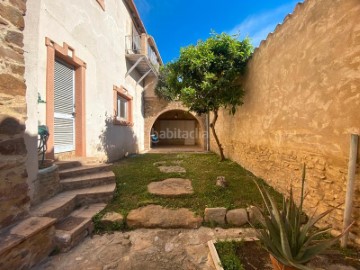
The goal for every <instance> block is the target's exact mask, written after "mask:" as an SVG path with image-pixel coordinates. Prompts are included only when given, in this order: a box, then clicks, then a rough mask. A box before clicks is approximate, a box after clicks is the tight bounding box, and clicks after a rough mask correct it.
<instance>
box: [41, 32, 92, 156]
mask: <svg viewBox="0 0 360 270" xmlns="http://www.w3.org/2000/svg"><path fill="white" fill-rule="evenodd" d="M45 45H46V47H47V65H46V125H47V126H48V129H49V133H50V136H49V139H48V142H47V151H46V157H47V158H51V159H54V157H55V155H54V69H55V58H58V59H61V60H62V61H64V62H65V63H67V64H69V65H71V66H73V67H74V70H75V113H76V117H75V156H78V157H85V156H86V127H85V70H86V63H85V62H84V61H82V60H81V59H80V58H78V57H77V56H76V55H75V50H74V48H73V47H71V46H69V45H68V44H67V43H65V42H64V43H63V46H60V45H58V44H57V43H55V42H54V41H52V40H51V39H50V38H48V37H46V38H45Z"/></svg>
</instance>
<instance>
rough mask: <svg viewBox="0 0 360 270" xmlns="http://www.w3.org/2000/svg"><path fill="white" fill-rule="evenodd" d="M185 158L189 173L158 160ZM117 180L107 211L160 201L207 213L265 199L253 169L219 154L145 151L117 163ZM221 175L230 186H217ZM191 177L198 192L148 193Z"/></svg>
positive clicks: (121, 209) (278, 195)
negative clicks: (156, 184) (156, 185)
mask: <svg viewBox="0 0 360 270" xmlns="http://www.w3.org/2000/svg"><path fill="white" fill-rule="evenodd" d="M178 160H180V161H181V164H180V166H182V167H184V168H185V169H186V173H162V172H160V170H159V169H158V168H157V166H155V165H154V163H155V162H159V161H166V163H167V164H169V165H175V164H173V162H174V161H178ZM113 171H114V173H115V176H116V181H117V191H116V194H115V197H114V199H113V200H112V201H111V202H110V203H109V205H108V206H107V207H106V209H105V211H106V212H107V211H115V212H119V213H122V214H123V215H125V216H126V215H127V214H128V213H129V211H130V210H132V209H135V208H138V207H141V206H144V205H148V204H159V205H162V206H165V207H169V208H181V207H185V208H189V209H191V210H193V211H194V212H196V213H197V214H199V215H201V216H203V214H204V209H205V208H206V207H226V208H228V209H232V208H244V207H247V206H249V205H261V202H262V199H261V196H260V194H259V191H258V189H257V188H256V186H255V184H254V183H253V179H256V180H258V181H259V182H261V183H264V182H263V181H262V180H261V179H259V178H256V177H255V176H254V175H253V174H252V173H251V172H249V171H247V170H245V169H244V168H242V167H241V166H239V165H238V164H236V163H234V162H232V161H224V162H219V157H218V156H217V155H215V154H192V153H184V154H143V155H136V156H132V157H128V158H126V159H124V160H122V161H120V162H118V163H116V164H115V165H114V166H113ZM217 176H225V178H226V181H227V182H228V187H227V188H225V189H224V188H221V187H217V186H216V185H215V183H216V178H217ZM171 177H173V178H187V179H190V180H191V181H192V185H193V188H194V194H192V195H184V196H181V197H176V198H162V197H159V196H155V195H151V194H149V193H148V192H147V185H148V184H149V183H151V182H153V181H161V180H164V179H166V178H171ZM270 192H271V194H272V195H273V196H274V197H275V198H276V199H277V200H279V202H281V198H282V196H281V195H280V194H279V193H277V192H276V191H274V190H273V189H272V188H270Z"/></svg>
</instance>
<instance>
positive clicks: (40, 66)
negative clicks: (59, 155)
mask: <svg viewBox="0 0 360 270" xmlns="http://www.w3.org/2000/svg"><path fill="white" fill-rule="evenodd" d="M25 20H26V23H27V25H29V27H28V28H27V30H26V31H25V50H26V55H25V58H26V59H25V60H26V61H25V62H26V81H27V88H28V91H27V102H28V108H29V111H28V120H27V132H28V133H29V134H31V135H32V136H35V135H36V134H37V126H38V124H45V123H46V121H45V120H46V118H45V117H46V115H45V109H46V104H37V96H38V93H40V95H41V98H42V99H43V100H45V101H46V63H47V61H46V60H47V51H46V46H45V37H48V38H50V39H51V40H53V41H54V42H56V43H57V44H59V45H62V44H63V42H66V43H67V44H68V45H69V46H71V47H72V48H74V49H75V52H76V56H77V57H79V58H80V59H81V60H82V61H84V62H86V64H87V68H86V74H85V76H86V81H85V102H86V109H85V110H86V120H85V122H86V155H87V156H91V157H98V158H101V159H109V160H114V159H118V158H121V157H123V156H124V155H125V154H126V153H132V152H137V151H141V150H143V148H144V146H143V145H144V119H143V109H142V108H143V104H142V102H143V101H142V100H143V99H142V91H143V87H142V85H141V84H140V85H136V80H137V79H139V77H140V76H139V74H137V72H136V71H133V72H132V73H131V75H130V76H127V77H126V78H125V74H126V72H127V70H128V69H129V68H130V66H129V63H127V61H126V59H125V36H126V35H128V34H130V29H131V25H132V20H131V17H130V15H129V12H128V10H127V8H126V7H125V5H124V2H123V1H117V0H107V1H105V11H103V9H102V8H101V7H100V5H99V4H98V2H97V1H96V0H77V1H71V0H65V1H53V0H29V1H28V13H27V16H26V18H25ZM114 85H116V86H124V87H125V88H126V89H127V90H128V91H129V94H130V95H132V96H133V119H134V126H133V127H124V126H114V125H113V124H112V121H111V120H110V119H111V118H112V116H113V114H114V108H113V106H114V105H113V104H114V101H113V86H114ZM27 147H28V150H29V156H30V157H32V158H29V159H28V162H27V167H28V171H29V184H30V186H31V185H32V182H33V181H34V179H36V175H37V164H36V158H35V157H36V141H35V140H32V141H28V142H27Z"/></svg>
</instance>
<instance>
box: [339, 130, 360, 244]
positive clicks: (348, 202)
mask: <svg viewBox="0 0 360 270" xmlns="http://www.w3.org/2000/svg"><path fill="white" fill-rule="evenodd" d="M358 145H359V136H358V135H355V134H351V141H350V156H349V165H348V181H347V188H346V198H345V211H344V223H343V230H345V229H346V228H347V227H348V226H349V225H350V223H351V211H352V203H353V197H354V191H355V173H356V159H357V154H358ZM348 238H349V231H347V232H346V233H345V234H344V235H343V237H342V238H341V247H346V246H347V244H348Z"/></svg>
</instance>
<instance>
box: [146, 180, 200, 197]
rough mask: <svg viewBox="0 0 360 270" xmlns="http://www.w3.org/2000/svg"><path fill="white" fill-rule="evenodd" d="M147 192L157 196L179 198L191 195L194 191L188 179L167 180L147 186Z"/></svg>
mask: <svg viewBox="0 0 360 270" xmlns="http://www.w3.org/2000/svg"><path fill="white" fill-rule="evenodd" d="M148 192H149V193H151V194H154V195H159V196H170V197H171V196H180V195H188V194H193V193H194V190H193V187H192V185H191V181H190V180H189V179H183V178H169V179H165V180H163V181H159V182H152V183H150V184H149V185H148Z"/></svg>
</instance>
